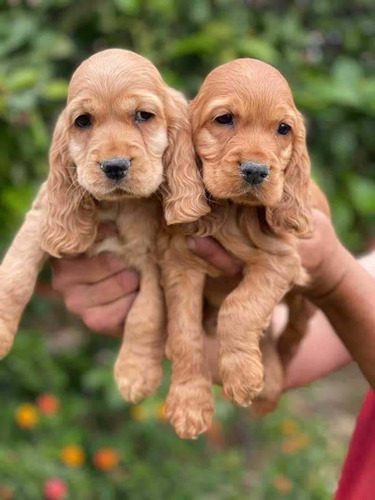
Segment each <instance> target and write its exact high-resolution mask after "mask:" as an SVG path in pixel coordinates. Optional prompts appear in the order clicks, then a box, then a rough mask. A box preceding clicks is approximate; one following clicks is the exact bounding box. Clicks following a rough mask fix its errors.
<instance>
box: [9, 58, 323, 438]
mask: <svg viewBox="0 0 375 500" xmlns="http://www.w3.org/2000/svg"><path fill="white" fill-rule="evenodd" d="M191 124H192V132H193V133H192V134H191V127H190V123H189V119H188V107H187V104H186V101H185V100H184V98H183V97H182V96H181V95H180V94H179V93H177V92H176V91H174V90H173V89H170V88H169V87H167V85H166V84H165V83H164V82H163V80H162V79H161V77H160V74H159V73H158V71H157V69H156V68H155V67H154V66H153V65H152V64H151V63H150V62H149V61H147V60H146V59H144V58H142V57H140V56H138V55H136V54H133V53H131V52H128V51H122V50H109V51H105V52H103V53H100V54H97V55H95V56H93V57H91V58H90V59H88V60H87V61H85V62H84V63H83V64H82V65H81V66H80V67H79V68H78V70H77V71H76V72H75V74H74V75H73V78H72V81H71V84H70V88H69V95H68V103H67V107H66V109H65V110H64V112H63V113H62V115H61V116H60V118H59V120H58V123H57V126H56V129H55V133H54V137H53V143H52V147H51V153H50V173H49V177H48V180H47V182H46V183H45V184H44V185H43V186H42V188H41V190H40V192H39V194H38V197H37V199H36V201H35V202H34V205H33V207H32V209H31V211H30V212H29V214H28V215H27V217H26V220H25V223H24V225H23V226H22V228H21V230H20V232H19V233H18V235H17V237H16V239H15V241H14V242H13V244H12V246H11V248H10V249H9V251H8V253H7V254H6V256H5V259H4V262H3V264H2V266H1V268H0V354H1V355H5V354H6V353H7V352H8V350H9V349H10V347H11V345H12V342H13V338H14V335H15V333H16V330H17V327H18V322H19V319H20V317H21V314H22V311H23V309H24V307H25V305H26V304H27V302H28V300H29V299H30V296H31V294H32V291H33V288H34V285H35V281H36V277H37V273H38V270H39V269H40V267H41V265H42V263H43V260H44V259H45V258H46V255H47V254H49V255H53V256H56V257H61V256H63V255H72V254H76V253H79V252H89V253H91V254H94V253H98V252H100V251H104V250H110V251H116V252H117V253H119V254H120V255H121V256H122V257H123V258H124V259H125V262H126V264H127V265H128V266H130V267H133V268H135V269H137V270H138V271H139V272H140V275H141V285H140V293H139V294H138V297H137V299H136V301H135V303H134V305H133V307H132V310H131V312H130V313H129V316H128V319H127V322H126V326H125V332H124V339H123V343H122V346H121V350H120V353H119V356H118V360H117V362H116V366H115V378H116V381H117V384H118V386H119V389H120V391H121V393H122V395H123V396H124V398H125V399H126V400H128V401H131V402H137V401H139V400H141V399H142V398H144V397H146V396H148V395H149V394H151V393H152V392H154V391H155V390H156V388H157V387H158V385H159V384H160V381H161V378H162V368H161V362H162V357H163V354H164V343H165V339H164V329H165V320H164V304H163V297H162V292H161V288H160V285H159V281H160V275H159V274H160V271H159V265H158V264H160V268H161V274H162V276H161V279H162V283H163V287H164V291H165V297H166V305H167V312H168V341H167V355H168V356H169V357H170V358H171V360H172V364H173V372H172V382H171V388H170V391H169V395H168V398H167V405H166V410H167V415H168V417H169V418H170V420H171V422H172V424H173V425H174V427H175V428H176V431H177V433H178V434H179V435H180V436H181V437H189V438H194V437H196V436H197V435H198V434H199V433H201V432H204V430H205V429H206V428H207V427H208V426H209V424H210V421H211V418H212V413H213V397H212V394H211V378H210V374H209V371H208V366H207V362H206V354H205V351H204V345H203V327H202V325H203V323H204V321H205V320H206V319H207V318H206V317H204V314H203V310H204V302H205V310H207V308H208V309H209V310H210V311H211V317H214V322H217V334H218V336H219V341H220V360H219V364H220V371H221V376H222V380H223V386H224V391H225V393H226V394H227V396H228V397H229V398H230V399H232V400H233V402H235V403H236V404H239V405H242V406H245V405H248V404H250V402H251V401H252V400H253V399H254V398H255V397H256V396H257V395H259V393H260V391H261V390H262V387H263V380H264V374H263V363H262V358H261V352H260V338H261V336H262V333H263V332H264V331H265V330H266V329H267V327H268V325H269V322H270V317H271V314H272V312H273V309H274V307H275V305H276V304H277V303H278V302H279V301H280V300H281V299H282V298H283V297H284V296H285V295H286V294H287V292H289V291H290V290H292V289H293V287H294V286H295V285H298V284H303V283H304V282H305V280H306V276H305V274H304V272H303V269H302V268H301V264H300V261H299V257H298V254H297V252H296V249H295V244H296V236H300V235H303V234H306V233H308V231H309V229H310V227H311V220H310V218H311V216H310V209H311V206H312V203H313V200H312V198H311V193H312V192H313V190H314V189H315V188H313V187H312V184H311V180H310V176H309V159H308V154H307V151H306V145H305V131H304V127H303V123H302V118H301V116H300V114H299V113H298V111H297V110H296V107H295V105H294V102H293V98H292V95H291V92H290V89H289V87H288V85H287V83H286V81H285V80H284V79H283V78H282V76H281V75H280V74H279V73H278V72H277V71H276V70H275V69H274V68H272V67H270V66H269V65H267V64H265V63H261V62H259V61H254V60H249V59H244V60H238V61H234V62H232V63H229V64H228V65H225V66H223V67H220V68H217V69H216V70H214V71H213V72H212V73H211V74H210V75H209V76H208V77H207V79H206V80H205V82H204V84H203V86H202V88H201V90H200V92H199V94H198V96H197V97H196V99H195V100H194V101H193V103H192V104H191ZM192 135H193V137H192ZM192 139H193V141H194V145H195V150H196V153H197V155H198V160H197V161H198V165H199V166H198V165H197V162H196V158H195V153H194V147H193V142H192ZM200 170H201V171H200ZM161 198H162V202H161ZM162 208H164V213H165V220H166V222H167V224H172V226H170V227H167V226H166V225H165V224H163V222H162V219H163V217H162ZM321 208H322V207H321ZM323 208H324V207H323ZM103 220H112V221H114V222H115V223H116V224H117V226H118V229H119V238H118V239H116V240H113V239H111V240H107V241H105V242H104V243H101V244H95V235H96V229H97V225H98V222H99V221H103ZM188 234H195V235H212V236H214V237H215V238H217V239H218V240H219V241H220V242H221V243H222V244H223V245H224V246H225V247H226V248H228V249H229V250H230V251H231V252H232V253H233V254H234V255H236V256H237V257H238V258H240V259H241V260H242V261H243V262H244V265H245V267H244V276H243V279H242V280H241V281H240V282H239V283H231V284H229V285H228V284H227V283H226V284H224V285H223V280H222V279H220V277H219V276H218V273H217V271H216V270H215V269H211V268H210V267H209V266H208V265H206V264H205V263H203V262H202V261H201V260H200V259H198V258H195V257H193V256H192V255H191V254H190V252H188V250H187V248H186V243H185V236H186V235H188ZM207 276H210V277H212V278H214V279H217V282H216V284H215V285H214V286H212V285H211V286H209V281H207V280H206V277H207ZM290 303H291V304H292V308H291V312H290V323H289V326H288V327H287V330H286V332H285V335H284V337H283V338H284V341H281V344H280V346H283V349H282V352H284V353H285V354H284V355H283V357H284V360H285V361H286V360H288V359H289V357H290V353H291V352H292V350H293V349H292V348H291V347H290V346H291V345H293V346H294V345H295V344H296V343H297V342H298V340H299V338H300V336H301V335H302V334H303V330H304V326H305V322H306V321H307V316H304V315H303V313H301V311H303V310H304V309H305V307H306V304H305V303H304V301H303V300H302V299H300V297H299V296H293V295H292V296H291V299H290ZM285 339H286V340H285ZM272 349H273V351H272ZM271 351H272V352H273V353H274V347H273V346H272V345H271ZM265 352H269V349H268V348H267V349H265ZM272 356H273V358H272V359H276V360H277V357H276V356H274V354H272ZM265 361H266V360H265ZM266 365H267V363H266ZM271 365H272V364H271ZM275 366H276V369H272V370H270V371H269V372H266V378H265V388H264V392H263V400H264V401H265V402H266V407H267V404H269V403H270V404H271V407H272V406H273V405H275V404H276V403H277V399H278V396H279V393H280V391H281V388H282V369H281V367H280V366H279V365H275ZM259 401H262V400H259ZM266 409H267V408H266Z"/></svg>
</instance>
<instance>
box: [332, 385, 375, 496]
mask: <svg viewBox="0 0 375 500" xmlns="http://www.w3.org/2000/svg"><path fill="white" fill-rule="evenodd" d="M374 499H375V392H374V391H373V390H371V391H369V393H368V394H367V397H366V399H365V402H364V404H363V407H362V410H361V413H360V414H359V417H358V420H357V425H356V428H355V431H354V434H353V437H352V440H351V443H350V446H349V453H348V456H347V458H346V462H345V465H344V468H343V470H342V473H341V480H340V483H339V487H338V490H337V493H336V497H335V500H374Z"/></svg>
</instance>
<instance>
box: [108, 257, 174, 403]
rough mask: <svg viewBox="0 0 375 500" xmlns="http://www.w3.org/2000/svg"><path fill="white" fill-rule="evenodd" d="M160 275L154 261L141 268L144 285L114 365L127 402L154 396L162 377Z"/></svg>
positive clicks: (130, 316)
mask: <svg viewBox="0 0 375 500" xmlns="http://www.w3.org/2000/svg"><path fill="white" fill-rule="evenodd" d="M159 278H160V273H159V270H158V267H157V265H156V264H154V263H153V262H148V263H146V264H144V265H143V266H142V269H141V286H140V291H139V293H138V296H137V298H136V299H135V301H134V304H133V306H132V308H131V310H130V312H129V314H128V317H127V319H126V324H125V330H124V337H123V343H122V346H121V349H120V353H119V355H118V358H117V361H116V364H115V380H116V382H117V386H118V388H119V390H120V392H121V394H122V396H123V397H124V399H125V400H126V401H129V402H131V403H138V402H139V401H141V400H142V399H144V398H145V397H147V396H150V395H151V394H153V393H154V392H155V391H156V389H157V388H158V387H159V385H160V383H161V380H162V378H163V369H162V360H163V356H164V346H165V335H164V327H165V325H164V302H163V296H162V292H161V288H160V283H159V281H160V279H159Z"/></svg>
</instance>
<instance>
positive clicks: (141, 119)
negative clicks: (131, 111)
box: [135, 111, 155, 122]
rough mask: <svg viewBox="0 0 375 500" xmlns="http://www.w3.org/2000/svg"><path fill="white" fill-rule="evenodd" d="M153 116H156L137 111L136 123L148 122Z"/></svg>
mask: <svg viewBox="0 0 375 500" xmlns="http://www.w3.org/2000/svg"><path fill="white" fill-rule="evenodd" d="M153 116H155V115H154V114H153V113H149V112H148V111H137V112H136V114H135V121H137V122H148V121H149V120H151V118H152V117H153Z"/></svg>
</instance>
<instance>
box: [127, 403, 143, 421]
mask: <svg viewBox="0 0 375 500" xmlns="http://www.w3.org/2000/svg"><path fill="white" fill-rule="evenodd" d="M130 416H131V417H132V419H133V420H137V421H139V422H142V421H144V420H147V412H146V409H145V408H144V407H143V406H141V405H137V406H132V407H131V408H130Z"/></svg>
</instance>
